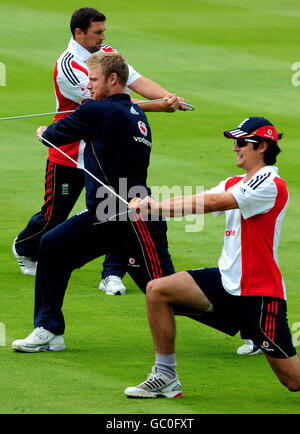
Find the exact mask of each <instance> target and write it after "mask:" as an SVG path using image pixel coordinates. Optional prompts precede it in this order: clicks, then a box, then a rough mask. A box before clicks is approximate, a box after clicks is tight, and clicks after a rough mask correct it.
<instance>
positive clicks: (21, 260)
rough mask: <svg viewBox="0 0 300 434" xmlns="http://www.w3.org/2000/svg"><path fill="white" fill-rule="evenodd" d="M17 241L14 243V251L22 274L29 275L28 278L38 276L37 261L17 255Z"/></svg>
mask: <svg viewBox="0 0 300 434" xmlns="http://www.w3.org/2000/svg"><path fill="white" fill-rule="evenodd" d="M16 239H17V238H15V240H14V242H13V245H12V251H13V254H14V257H15V258H16V260H17V261H18V264H19V266H20V270H21V273H22V274H25V275H28V276H35V275H36V267H37V261H33V260H32V259H31V258H29V257H28V256H21V255H19V254H18V253H17V251H16Z"/></svg>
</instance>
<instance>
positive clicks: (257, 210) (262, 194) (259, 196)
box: [230, 173, 277, 219]
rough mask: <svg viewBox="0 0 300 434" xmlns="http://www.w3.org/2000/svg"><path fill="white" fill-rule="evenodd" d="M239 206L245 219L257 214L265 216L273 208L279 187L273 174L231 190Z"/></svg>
mask: <svg viewBox="0 0 300 434" xmlns="http://www.w3.org/2000/svg"><path fill="white" fill-rule="evenodd" d="M230 193H231V194H232V195H233V197H234V198H235V200H236V201H237V203H238V205H239V209H240V212H241V214H242V216H243V217H244V219H248V218H250V217H253V216H254V215H256V214H264V213H266V212H268V211H269V210H270V209H271V208H273V206H274V204H275V201H276V197H277V187H276V184H275V182H273V176H271V174H270V173H269V174H264V175H263V176H262V177H261V178H260V179H254V180H250V181H249V182H248V183H240V184H239V185H237V186H236V187H234V188H232V189H231V190H230Z"/></svg>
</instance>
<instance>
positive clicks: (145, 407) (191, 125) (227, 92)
mask: <svg viewBox="0 0 300 434" xmlns="http://www.w3.org/2000/svg"><path fill="white" fill-rule="evenodd" d="M83 6H87V4H86V3H83V2H81V1H78V0H73V1H71V0H64V1H63V2H61V1H59V0H51V1H50V0H45V1H44V2H39V1H37V0H27V1H26V2H24V1H21V0H10V1H8V0H0V13H1V17H2V20H1V26H0V41H1V44H0V62H2V63H3V64H5V66H6V86H5V87H0V117H4V116H15V115H23V114H32V113H42V112H50V111H54V110H55V99H54V91H53V83H52V75H53V68H54V64H55V61H56V59H57V57H58V56H59V55H60V54H61V53H62V52H63V51H64V50H65V48H66V46H67V43H68V41H69V37H70V32H69V19H70V16H71V14H72V12H73V11H74V10H75V9H77V8H79V7H83ZM88 6H92V7H96V8H100V9H101V11H102V12H104V13H105V14H106V16H107V17H108V21H107V27H108V30H107V32H106V37H107V42H108V43H110V44H111V45H112V46H114V47H116V48H117V49H118V50H119V51H120V52H121V53H122V54H124V55H125V56H126V57H127V59H128V61H129V63H130V64H132V65H133V66H134V67H135V68H136V70H138V71H139V72H140V73H142V74H143V75H145V76H147V77H149V78H152V79H153V80H155V81H157V82H159V83H160V84H161V85H162V86H164V87H166V88H167V89H169V90H170V91H172V92H176V93H177V94H178V95H180V96H183V97H185V98H187V99H188V100H189V101H190V102H191V103H192V104H193V105H194V106H195V108H196V110H195V111H194V112H176V113H174V114H167V113H159V114H157V113H151V114H149V116H148V118H149V120H150V123H151V126H152V134H153V142H154V145H153V151H152V157H151V166H150V170H149V185H153V186H161V185H167V186H170V187H171V186H173V185H178V186H180V187H182V188H183V186H194V188H196V186H204V187H205V188H210V187H212V186H214V185H216V184H217V183H218V182H219V181H220V180H222V179H225V178H227V177H228V176H231V175H233V174H239V173H241V172H240V171H239V169H236V168H235V157H234V155H233V153H232V152H231V143H229V142H227V141H226V140H225V139H224V138H223V134H222V132H223V130H224V129H229V128H234V127H235V126H237V124H238V123H240V122H241V121H242V120H243V119H244V118H246V117H248V116H255V115H257V116H265V117H267V118H269V119H270V120H271V121H273V122H274V123H275V125H276V126H277V128H278V130H279V131H283V132H284V133H285V135H284V140H283V141H282V144H281V145H282V150H283V152H282V154H281V155H280V156H279V159H278V164H279V167H280V172H279V174H280V175H281V176H282V177H283V178H284V179H285V180H286V182H287V184H288V187H289V192H290V205H289V209H288V211H287V215H286V218H285V221H284V223H283V228H282V234H281V244H280V249H279V262H280V267H281V270H282V273H283V276H284V278H285V281H286V285H287V288H288V311H289V323H290V326H291V327H292V325H295V324H296V323H299V322H300V303H299V263H300V236H299V230H298V229H297V228H298V227H299V199H300V182H299V171H300V159H299V140H300V129H299V124H300V123H299V101H300V93H299V92H300V88H298V87H296V86H293V85H292V82H291V79H292V74H293V71H292V69H291V68H292V65H293V64H294V63H295V62H299V61H300V57H299V45H300V33H299V18H300V5H299V1H298V0H285V1H280V0H252V1H251V2H242V1H240V0H203V1H202V0H189V1H188V2H185V3H183V2H182V1H179V0H172V1H171V0H160V1H156V0H148V1H146V2H140V1H138V0H130V1H129V2H125V1H122V0H114V2H111V1H108V0H102V1H101V2H100V6H99V2H96V1H94V0H91V1H90V2H89V4H88ZM51 122H52V118H51V117H50V118H39V119H26V120H18V121H3V122H0V155H1V157H0V170H1V177H0V192H1V202H0V212H1V214H0V225H1V238H0V253H1V261H0V267H1V268H0V273H1V274H0V275H1V279H0V294H1V296H0V297H1V298H0V300H1V302H0V323H2V326H3V325H4V327H5V331H6V333H5V336H4V337H5V341H4V340H3V339H2V342H1V344H2V346H0V390H1V393H0V413H2V414H4V413H10V414H19V413H27V414H33V413H52V414H54V413H55V414H57V413H72V414H75V413H83V414H87V413H89V414H91V413H99V414H204V413H210V414H212V413H213V414H229V413H243V414H244V413H245V414H247V413H250V414H258V413H259V414H261V413H263V414H267V413H276V414H282V413H284V414H295V413H299V409H300V394H292V393H291V392H288V391H287V389H285V388H284V387H283V386H281V385H280V383H279V382H278V380H277V379H276V377H275V375H274V374H273V372H271V369H270V368H269V366H268V365H267V363H266V361H265V358H264V356H262V355H261V356H257V357H241V356H237V355H236V354H235V352H236V348H237V347H238V346H239V345H241V343H242V341H241V339H240V337H239V336H235V337H234V338H229V337H227V336H225V335H222V334H221V333H218V332H216V331H214V330H211V329H209V328H206V327H205V326H202V325H200V324H198V323H196V322H193V321H191V320H189V319H186V318H178V320H177V349H176V353H177V365H178V366H177V367H178V374H179V375H180V379H181V381H182V384H183V392H184V397H183V398H182V399H178V400H129V399H127V398H126V397H125V396H124V395H123V390H124V389H125V388H126V387H127V386H130V385H135V384H137V383H139V382H141V381H143V380H144V378H145V376H146V374H147V373H148V372H150V370H151V366H152V364H153V362H154V354H153V344H152V338H151V336H150V331H149V328H148V323H147V318H146V308H145V298H144V295H143V294H142V293H141V292H140V291H139V289H138V288H137V287H136V286H135V284H134V283H133V282H132V281H131V279H130V278H129V277H128V275H126V277H125V279H124V283H125V284H126V286H127V287H128V293H127V295H126V296H125V297H108V296H106V295H105V294H104V293H103V292H100V291H99V290H98V284H99V281H100V272H101V266H102V258H99V259H98V260H95V261H94V262H92V263H89V264H87V265H86V266H85V267H83V268H82V269H80V270H77V271H76V272H74V273H73V275H72V277H71V280H70V283H69V287H68V291H67V293H66V297H65V303H64V314H65V320H66V325H67V328H66V333H65V341H66V345H67V351H66V352H65V353H54V354H48V353H41V354H21V353H14V352H12V351H11V342H12V341H13V340H15V339H18V338H23V337H25V336H26V335H27V334H29V333H30V332H31V331H32V326H33V302H34V278H32V277H30V276H23V275H21V273H20V271H19V267H18V265H17V263H16V261H15V259H14V258H13V255H12V253H11V244H12V241H13V239H14V238H15V237H16V236H17V234H18V233H19V232H20V231H21V230H22V229H23V228H24V226H25V225H26V223H27V221H28V220H29V218H30V217H31V215H32V214H33V213H35V212H37V211H38V210H39V208H40V207H41V205H42V202H43V192H44V169H45V164H46V157H47V149H46V148H44V147H43V146H42V145H41V144H40V143H39V142H38V141H37V140H36V139H35V136H34V132H35V130H36V128H37V127H38V126H39V125H47V124H49V123H51ZM84 206H85V205H84V197H83V196H82V197H81V198H80V200H79V202H78V204H77V205H76V207H75V209H74V211H73V213H75V212H78V211H80V210H82V209H83V208H84ZM185 225H186V222H178V221H171V222H170V223H169V245H170V252H171V254H172V257H173V260H174V265H175V268H176V270H177V271H180V270H183V269H187V268H195V267H205V266H215V265H216V264H217V259H218V256H219V254H220V251H221V246H222V237H223V229H224V220H223V218H219V219H215V218H214V217H212V216H206V217H205V221H204V229H203V231H201V232H189V233H187V232H185ZM296 326H297V324H296V325H295V327H296ZM298 330H299V324H298ZM296 332H297V330H296V328H295V331H294V332H293V333H294V334H295V333H296ZM298 340H299V338H298ZM299 343H300V342H299Z"/></svg>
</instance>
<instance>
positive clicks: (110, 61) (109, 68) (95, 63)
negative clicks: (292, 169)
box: [86, 51, 129, 87]
mask: <svg viewBox="0 0 300 434" xmlns="http://www.w3.org/2000/svg"><path fill="white" fill-rule="evenodd" d="M86 64H87V66H88V68H89V69H91V68H100V69H101V70H102V72H103V73H104V76H105V78H106V79H108V77H110V75H111V74H112V73H113V72H114V73H116V74H117V76H118V78H119V83H120V85H122V86H123V87H125V86H126V84H127V81H128V75H129V71H128V64H127V61H126V59H125V57H123V56H122V54H121V53H117V52H116V51H113V52H110V53H99V52H98V53H94V54H92V55H91V57H89V59H88V60H87V62H86Z"/></svg>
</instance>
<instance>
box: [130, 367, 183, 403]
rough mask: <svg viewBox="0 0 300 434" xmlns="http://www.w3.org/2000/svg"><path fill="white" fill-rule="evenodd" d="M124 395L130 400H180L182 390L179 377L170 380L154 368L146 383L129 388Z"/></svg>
mask: <svg viewBox="0 0 300 434" xmlns="http://www.w3.org/2000/svg"><path fill="white" fill-rule="evenodd" d="M124 393H125V395H127V397H128V398H179V397H181V396H182V388H181V383H180V381H179V377H178V375H176V377H175V378H173V379H170V378H169V377H167V376H166V375H164V374H162V373H160V372H159V373H156V372H155V366H153V368H152V373H151V374H149V375H148V377H147V380H146V381H144V382H143V383H141V384H139V385H138V386H136V387H127V389H125V391H124Z"/></svg>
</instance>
